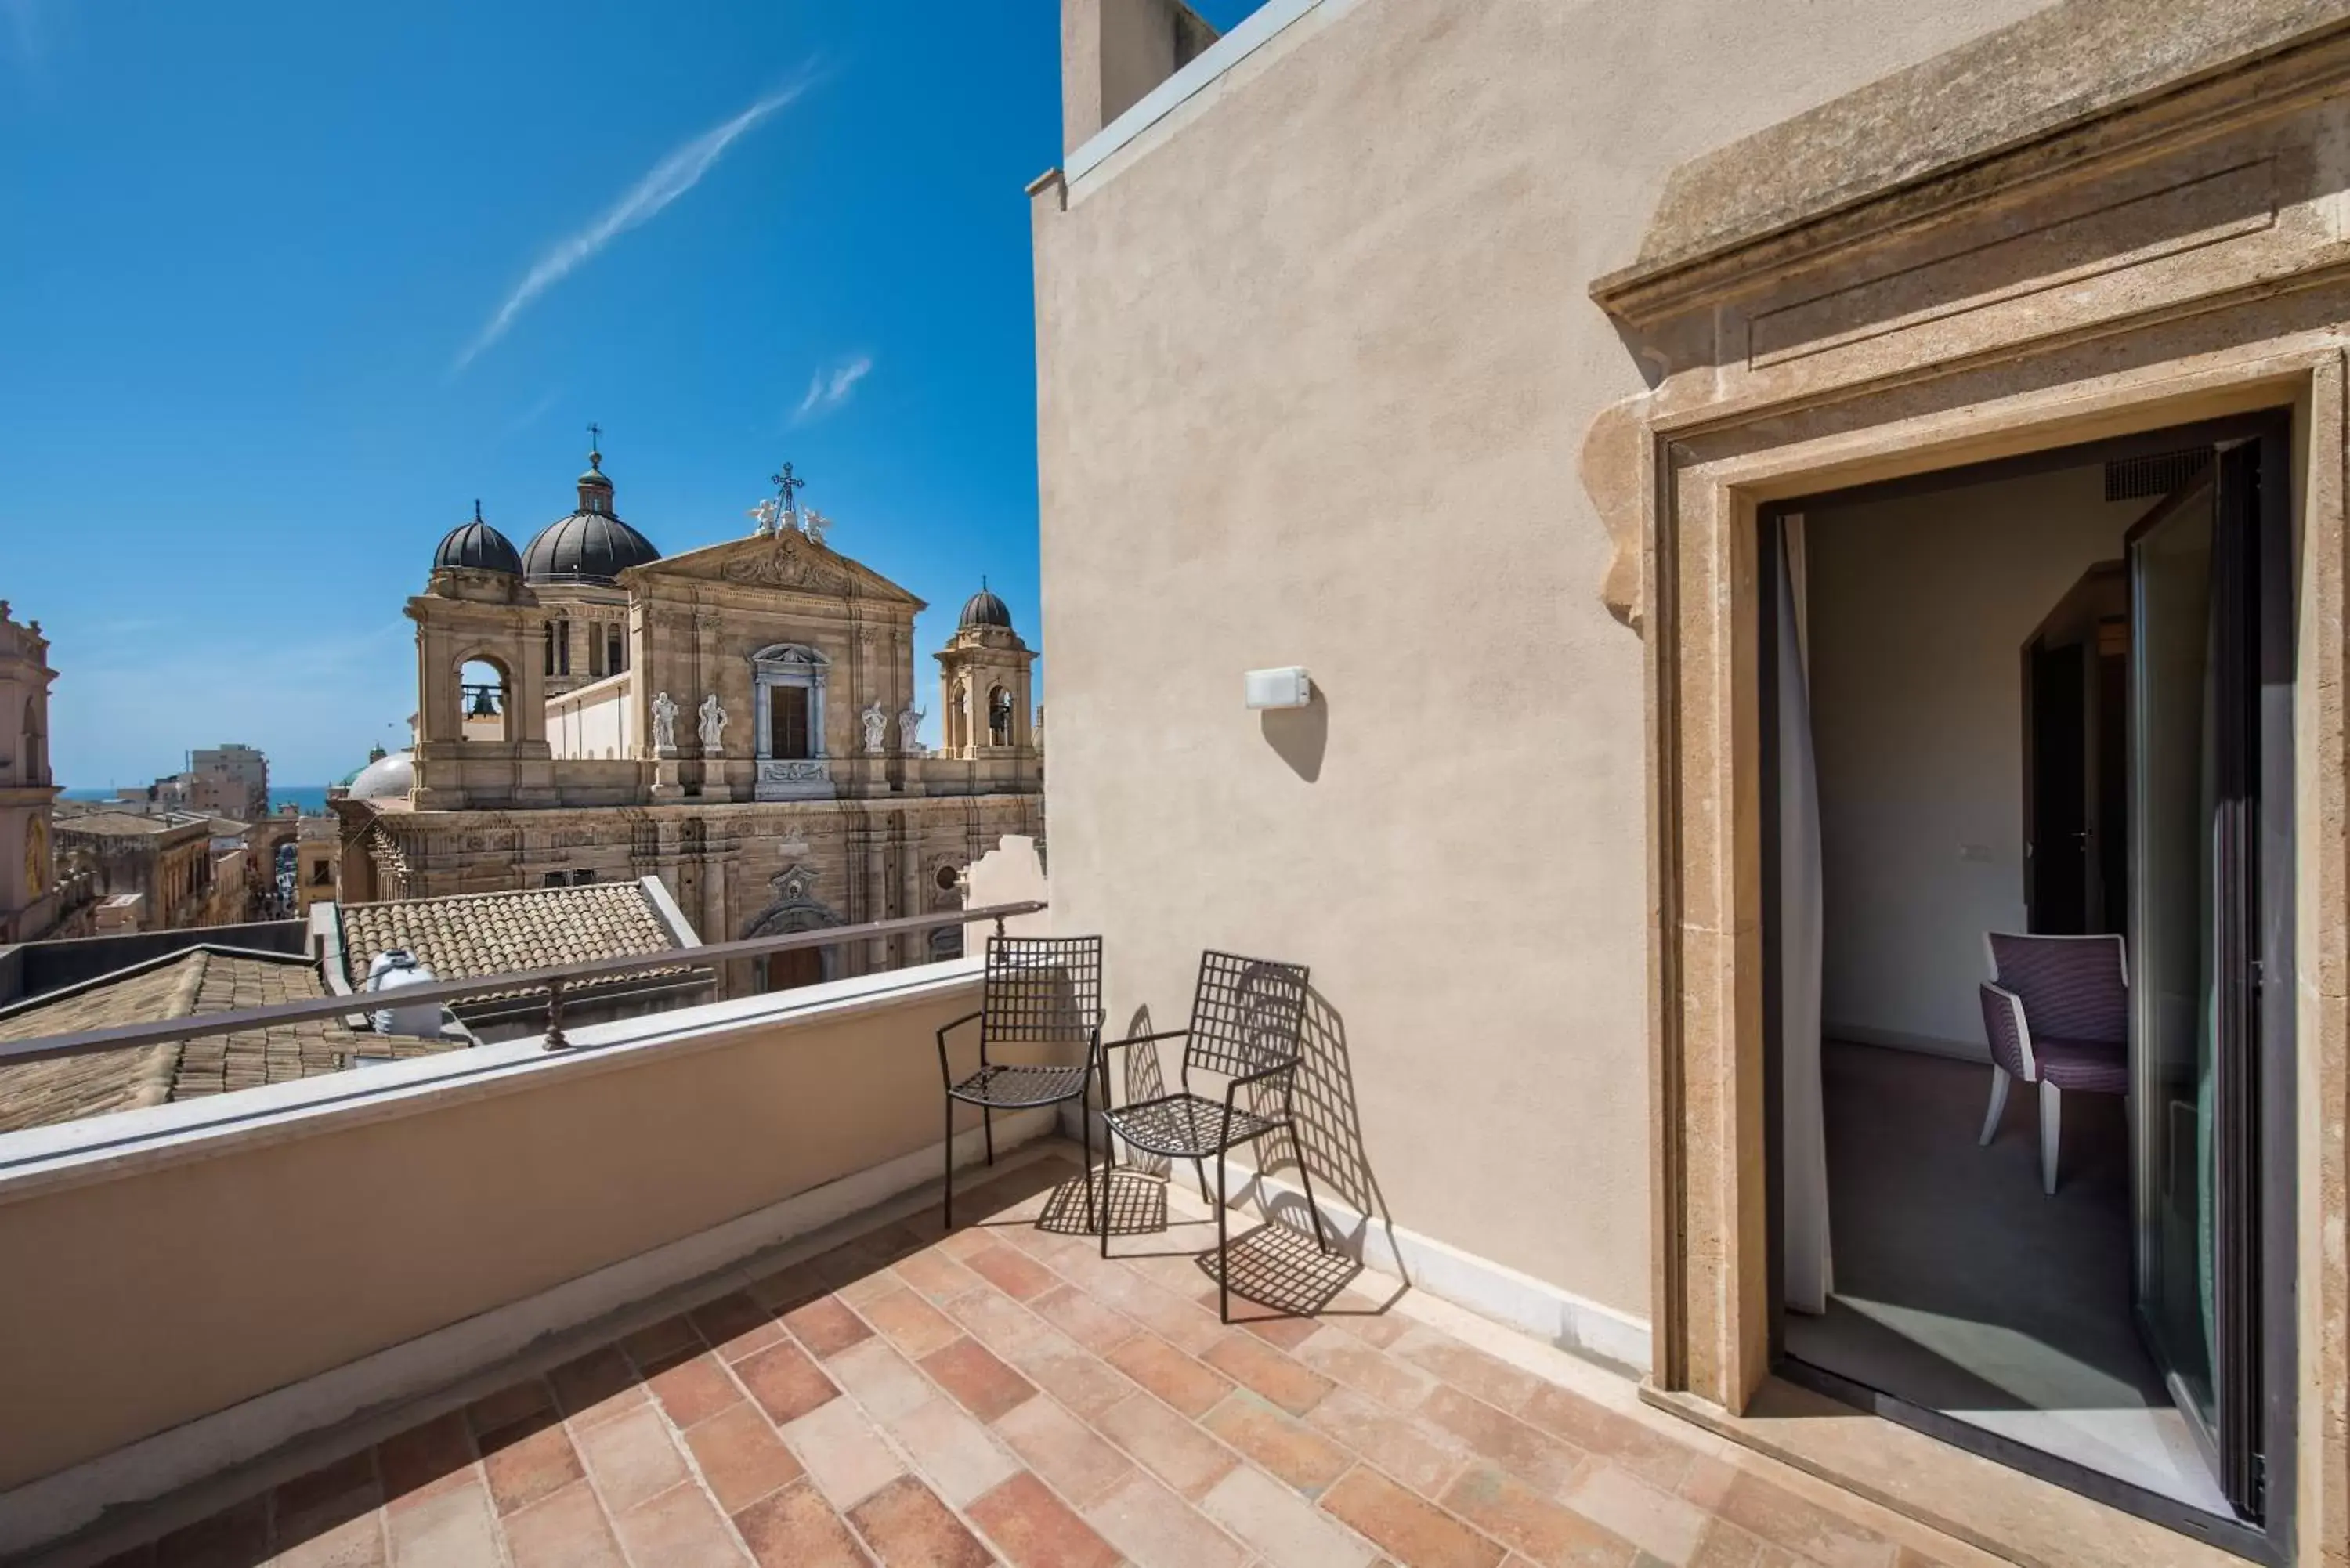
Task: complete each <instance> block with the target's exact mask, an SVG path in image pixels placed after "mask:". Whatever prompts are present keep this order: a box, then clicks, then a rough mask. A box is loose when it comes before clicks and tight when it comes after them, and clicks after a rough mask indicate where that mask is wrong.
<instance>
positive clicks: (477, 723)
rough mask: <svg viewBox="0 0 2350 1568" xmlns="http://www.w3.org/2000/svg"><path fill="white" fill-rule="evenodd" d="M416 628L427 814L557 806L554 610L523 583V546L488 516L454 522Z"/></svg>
mask: <svg viewBox="0 0 2350 1568" xmlns="http://www.w3.org/2000/svg"><path fill="white" fill-rule="evenodd" d="M408 618H409V619H411V620H412V621H414V622H415V623H416V700H417V706H416V750H415V756H416V784H415V788H414V789H413V791H412V792H411V794H410V802H411V805H414V806H415V807H416V808H417V809H418V810H420V811H426V810H432V811H459V810H464V809H466V808H468V807H474V808H481V807H498V806H506V805H554V804H555V801H556V790H555V754H554V752H553V751H552V750H551V749H550V748H549V747H548V745H547V742H546V661H545V659H544V654H545V650H546V636H547V622H548V621H549V619H550V618H551V612H549V611H548V610H546V608H544V607H541V605H540V604H539V602H538V596H537V595H536V594H535V593H533V592H532V591H531V588H530V587H529V585H528V584H526V583H525V582H524V581H523V576H522V558H521V556H519V555H517V554H516V552H515V547H514V544H513V542H512V541H511V540H509V539H507V538H506V536H505V535H504V534H501V533H499V532H498V531H497V530H496V529H495V528H493V527H491V526H490V525H489V524H487V523H485V522H484V521H483V520H482V508H481V503H479V502H475V503H474V504H473V521H472V522H470V523H465V524H459V525H458V526H457V527H456V528H454V529H452V530H451V531H450V533H449V534H448V535H447V536H446V537H445V538H443V539H442V541H441V545H440V548H439V549H438V550H436V551H435V552H434V554H433V557H432V576H431V577H430V578H428V579H427V581H426V584H425V588H424V591H423V592H422V593H421V594H419V595H417V596H416V597H413V598H411V599H410V600H409V601H408Z"/></svg>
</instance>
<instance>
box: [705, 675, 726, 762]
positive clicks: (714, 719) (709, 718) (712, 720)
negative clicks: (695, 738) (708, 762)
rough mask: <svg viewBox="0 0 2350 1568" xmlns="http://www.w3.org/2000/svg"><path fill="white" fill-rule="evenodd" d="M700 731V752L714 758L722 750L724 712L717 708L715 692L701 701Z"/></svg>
mask: <svg viewBox="0 0 2350 1568" xmlns="http://www.w3.org/2000/svg"><path fill="white" fill-rule="evenodd" d="M701 729H702V751H703V752H704V753H706V754H708V755H710V756H716V755H717V754H718V753H720V752H721V751H722V750H723V749H724V742H725V739H726V710H725V709H724V708H722V707H720V706H719V703H718V693H717V692H715V691H712V693H711V694H710V695H709V696H707V697H704V698H703V699H702V725H701Z"/></svg>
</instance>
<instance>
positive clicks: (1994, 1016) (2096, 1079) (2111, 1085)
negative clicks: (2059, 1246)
mask: <svg viewBox="0 0 2350 1568" xmlns="http://www.w3.org/2000/svg"><path fill="white" fill-rule="evenodd" d="M1983 944H1984V946H1985V947H1986V948H1988V949H1989V950H1990V952H1991V981H1990V982H1989V983H1987V984H1986V985H1984V986H1983V987H1982V1015H1983V1033H1984V1035H1985V1036H1986V1037H1987V1038H1988V1039H1989V1040H1990V1042H1991V1109H1990V1110H1989V1111H1988V1112H1987V1113H1985V1115H1984V1116H1983V1127H1982V1137H1981V1138H1980V1139H1978V1140H1977V1141H1978V1142H1979V1143H1981V1144H1984V1145H1988V1144H1989V1143H1990V1142H1991V1137H1992V1135H1994V1134H1996V1133H1997V1132H1998V1131H1999V1117H2000V1113H2001V1112H2002V1111H2004V1110H2005V1109H2007V1085H2008V1082H2009V1080H2010V1079H2013V1078H2021V1079H2022V1080H2023V1081H2024V1082H2025V1083H2027V1084H2037V1085H2040V1186H2041V1189H2042V1190H2043V1191H2045V1192H2050V1193H2054V1191H2055V1190H2056V1142H2057V1129H2058V1127H2059V1125H2060V1124H2061V1122H2062V1119H2063V1116H2062V1105H2063V1100H2064V1091H2065V1090H2067V1089H2077V1090H2079V1091H2080V1092H2081V1093H2083V1094H2088V1095H2126V1094H2127V1093H2129V961H2128V958H2127V956H2126V954H2125V953H2124V951H2123V950H2122V940H2121V938H2119V937H2114V936H2099V937H2026V936H2016V935H2012V934H2011V933H2008V932H2005V931H1989V932H1986V933H1984V936H1983Z"/></svg>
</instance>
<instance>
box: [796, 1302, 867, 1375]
mask: <svg viewBox="0 0 2350 1568" xmlns="http://www.w3.org/2000/svg"><path fill="white" fill-rule="evenodd" d="M784 1326H785V1328H787V1329H789V1330H791V1331H792V1334H794V1336H795V1337H796V1338H797V1339H798V1340H799V1342H800V1343H801V1344H802V1345H806V1346H807V1348H808V1354H810V1355H814V1356H816V1358H817V1359H819V1360H822V1359H824V1358H826V1357H827V1356H833V1355H839V1354H840V1353H841V1352H842V1351H844V1350H847V1348H848V1347H849V1346H850V1345H855V1344H857V1343H858V1342H859V1341H860V1340H867V1339H870V1338H872V1337H873V1331H872V1330H871V1329H870V1328H868V1327H867V1326H866V1324H865V1320H864V1319H863V1318H861V1317H859V1316H858V1315H857V1314H855V1313H853V1312H851V1311H849V1309H848V1308H847V1306H846V1305H845V1304H843V1303H842V1302H841V1301H840V1299H839V1298H838V1297H837V1296H829V1295H827V1296H818V1297H817V1298H816V1300H814V1301H811V1302H806V1303H802V1304H800V1305H798V1306H795V1307H794V1308H792V1309H791V1310H790V1311H789V1312H787V1313H785V1314H784Z"/></svg>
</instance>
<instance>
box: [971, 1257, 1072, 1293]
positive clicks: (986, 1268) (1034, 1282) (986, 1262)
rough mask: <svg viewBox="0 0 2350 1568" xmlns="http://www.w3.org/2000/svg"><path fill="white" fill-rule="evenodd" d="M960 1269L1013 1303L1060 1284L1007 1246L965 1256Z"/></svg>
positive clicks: (1059, 1278)
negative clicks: (986, 1283)
mask: <svg viewBox="0 0 2350 1568" xmlns="http://www.w3.org/2000/svg"><path fill="white" fill-rule="evenodd" d="M963 1266H964V1267H965V1268H967V1269H969V1270H970V1271H971V1272H972V1273H974V1274H977V1275H978V1276H979V1277H980V1278H981V1279H983V1280H985V1281H986V1282H988V1283H989V1284H991V1285H993V1286H994V1287H995V1288H996V1289H997V1290H999V1291H1002V1292H1003V1293H1004V1294H1005V1295H1007V1296H1010V1297H1011V1298H1012V1299H1013V1300H1014V1301H1020V1302H1024V1301H1033V1300H1034V1299H1035V1298H1036V1297H1038V1296H1041V1295H1043V1294H1044V1293H1045V1292H1047V1291H1049V1290H1053V1289H1055V1288H1056V1287H1057V1286H1058V1285H1059V1284H1060V1283H1061V1276H1060V1275H1058V1274H1056V1273H1055V1272H1053V1271H1052V1270H1050V1269H1048V1268H1046V1267H1045V1265H1044V1264H1042V1263H1040V1262H1037V1261H1036V1260H1035V1259H1034V1258H1032V1257H1030V1256H1029V1255H1028V1254H1027V1253H1025V1252H1018V1251H1013V1250H1012V1249H1011V1248H1009V1247H1000V1246H993V1245H991V1246H986V1247H983V1248H981V1249H980V1250H979V1251H975V1252H972V1253H971V1254H970V1255H968V1256H967V1257H965V1258H964V1259H963Z"/></svg>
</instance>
